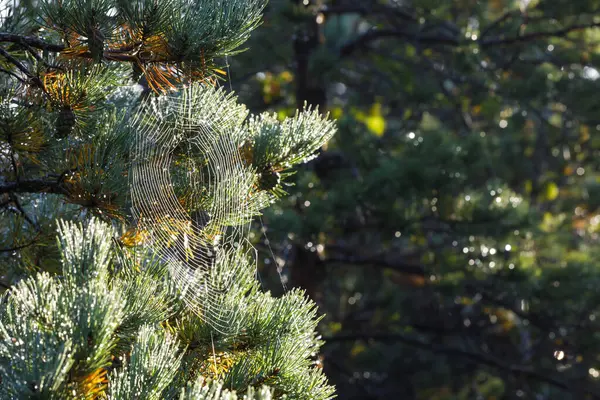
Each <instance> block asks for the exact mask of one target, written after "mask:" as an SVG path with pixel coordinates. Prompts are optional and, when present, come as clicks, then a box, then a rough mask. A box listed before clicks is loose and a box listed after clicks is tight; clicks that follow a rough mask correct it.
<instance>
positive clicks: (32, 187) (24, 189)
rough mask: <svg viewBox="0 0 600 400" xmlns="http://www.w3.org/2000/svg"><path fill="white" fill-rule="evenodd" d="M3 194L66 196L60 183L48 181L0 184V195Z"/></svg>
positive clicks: (33, 180)
mask: <svg viewBox="0 0 600 400" xmlns="http://www.w3.org/2000/svg"><path fill="white" fill-rule="evenodd" d="M3 193H52V194H63V195H67V194H68V192H67V190H66V188H65V187H64V186H63V185H62V184H61V182H60V181H57V180H48V179H30V180H25V181H18V182H9V183H5V184H0V194H3Z"/></svg>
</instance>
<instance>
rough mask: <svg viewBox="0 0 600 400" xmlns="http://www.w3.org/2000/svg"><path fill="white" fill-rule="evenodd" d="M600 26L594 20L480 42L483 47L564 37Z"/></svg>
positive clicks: (599, 23)
mask: <svg viewBox="0 0 600 400" xmlns="http://www.w3.org/2000/svg"><path fill="white" fill-rule="evenodd" d="M598 27H600V22H594V23H591V24H578V25H571V26H568V27H566V28H563V29H558V30H555V31H541V32H532V33H529V34H527V35H521V36H515V37H510V38H493V39H489V40H482V41H480V44H481V46H482V47H490V46H503V45H513V44H519V43H523V42H529V41H532V40H536V39H542V38H547V37H564V36H566V35H567V34H569V33H571V32H575V31H581V30H584V29H591V28H598Z"/></svg>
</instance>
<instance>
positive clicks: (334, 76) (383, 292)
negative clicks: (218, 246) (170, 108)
mask: <svg viewBox="0 0 600 400" xmlns="http://www.w3.org/2000/svg"><path fill="white" fill-rule="evenodd" d="M248 48H249V50H248V51H247V52H245V53H243V54H240V55H238V56H236V57H235V58H230V59H228V60H223V69H227V70H228V75H229V82H227V83H225V85H226V86H229V87H230V88H232V89H233V90H235V91H236V92H238V94H239V95H240V96H241V100H242V101H243V102H244V103H246V104H247V105H248V106H249V107H250V109H251V110H252V111H253V112H260V111H265V110H270V111H273V112H275V113H276V114H277V115H278V116H280V117H284V116H289V115H293V114H294V113H295V110H296V109H297V108H298V107H300V106H302V105H303V104H304V103H305V102H307V103H309V104H311V105H318V106H319V107H320V109H321V110H323V111H327V112H329V113H330V115H331V116H332V117H333V118H335V119H336V120H337V123H338V125H339V133H338V134H337V135H336V136H335V137H334V139H333V140H332V141H331V142H330V143H329V144H328V145H327V146H326V147H325V148H324V149H323V150H322V154H321V155H320V157H319V158H317V159H315V160H313V161H311V162H310V163H308V164H306V165H305V167H304V168H302V169H301V170H300V171H299V172H298V173H297V174H296V175H295V176H293V177H292V178H291V180H290V181H291V182H293V185H290V186H288V187H287V188H286V189H287V191H288V193H289V196H287V198H285V199H284V201H282V202H280V203H278V204H277V205H275V206H274V207H271V208H270V209H269V210H268V211H267V213H266V214H265V215H264V216H263V217H262V219H261V220H260V221H257V224H256V230H255V232H254V234H253V241H254V243H255V246H256V247H257V249H258V250H259V254H260V264H261V265H260V269H259V271H260V277H261V279H262V281H263V285H264V286H265V287H267V288H270V289H272V290H273V291H275V292H279V293H281V292H282V291H283V290H284V288H283V287H284V286H285V287H287V288H288V289H289V288H290V287H295V286H300V287H304V288H305V289H307V291H308V292H309V294H310V296H311V297H312V298H313V299H314V300H316V301H317V302H318V303H319V305H320V307H321V312H323V313H326V317H325V319H324V320H323V322H322V325H321V332H322V333H323V336H324V339H325V340H326V341H327V344H326V345H325V347H324V349H323V352H322V355H321V357H322V363H323V366H324V369H325V372H326V374H327V375H328V376H329V378H330V380H331V381H332V383H334V384H336V385H337V389H338V394H339V398H340V399H437V400H443V399H489V400H492V399H496V400H499V399H588V398H589V399H596V398H600V385H599V380H600V333H599V332H600V330H599V328H600V309H599V305H600V302H599V300H600V294H599V291H598V288H599V284H600V271H599V267H598V261H597V259H598V254H599V253H600V247H599V246H598V245H599V241H600V238H599V236H598V232H599V230H600V208H599V207H600V174H599V171H598V163H599V161H598V160H600V158H599V157H598V156H599V150H600V96H598V92H599V89H600V79H599V78H600V1H597V0H568V1H567V0H559V1H557V0H531V1H526V0H521V1H513V0H489V1H484V0H451V1H450V0H449V1H431V0H412V1H411V0H272V1H271V2H270V4H269V6H268V8H267V11H266V14H265V18H264V23H263V25H262V27H261V28H260V29H258V30H257V31H256V32H255V33H254V34H253V37H252V39H251V41H250V43H248ZM226 67H227V68H226ZM281 282H283V283H284V285H282V284H281Z"/></svg>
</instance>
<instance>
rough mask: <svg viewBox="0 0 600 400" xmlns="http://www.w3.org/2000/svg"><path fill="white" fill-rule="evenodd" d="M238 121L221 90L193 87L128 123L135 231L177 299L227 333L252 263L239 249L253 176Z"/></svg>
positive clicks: (251, 206) (237, 109) (239, 114)
mask: <svg viewBox="0 0 600 400" xmlns="http://www.w3.org/2000/svg"><path fill="white" fill-rule="evenodd" d="M246 116H247V112H246V110H245V108H244V107H243V106H240V105H237V104H236V103H235V102H234V101H233V100H232V98H231V97H230V96H228V95H226V94H225V93H224V91H222V90H219V89H214V88H212V87H208V86H203V85H199V84H197V85H192V86H190V87H188V88H186V89H183V90H181V91H180V92H178V93H176V94H173V95H170V96H162V97H159V98H154V99H151V100H148V101H146V102H145V103H144V104H143V105H142V106H141V107H140V109H139V110H138V112H137V113H136V115H135V116H134V118H133V119H132V121H131V125H132V127H133V128H134V131H135V132H134V133H135V144H134V146H133V149H132V171H131V180H130V182H131V196H132V206H133V214H134V217H135V218H136V219H137V222H138V230H139V232H141V233H143V234H144V235H145V237H146V243H147V244H148V245H149V246H150V248H151V250H152V251H153V252H154V253H156V254H158V255H159V257H160V258H161V259H162V261H163V262H165V263H166V264H167V265H168V269H169V273H170V275H171V277H172V279H173V280H174V281H175V283H176V285H177V287H178V289H179V291H180V293H181V296H182V299H183V301H184V302H185V303H186V304H187V305H188V306H189V307H190V308H191V309H192V310H193V311H194V312H195V313H196V314H198V315H199V316H200V317H201V318H203V319H204V320H205V321H206V322H207V323H209V324H210V325H211V326H213V327H214V328H215V329H217V330H219V331H230V330H231V329H235V326H233V325H235V315H236V309H238V308H239V307H240V304H239V301H234V299H236V298H237V299H239V298H240V297H239V296H236V291H238V292H239V293H237V294H241V293H242V292H243V290H244V288H243V287H239V285H238V282H241V281H243V279H244V278H247V277H243V276H240V275H245V274H248V270H249V268H247V267H248V265H249V263H252V262H253V261H252V260H255V259H256V257H255V256H254V257H252V255H251V254H248V251H253V248H252V247H251V246H248V245H247V244H248V243H247V235H248V233H249V228H250V221H251V217H252V216H253V215H255V214H256V204H255V200H253V199H252V195H251V194H252V192H253V185H254V175H253V173H252V171H251V170H250V169H249V167H248V166H247V165H245V164H244V162H243V160H242V157H241V154H240V150H239V143H238V142H237V141H236V138H238V137H241V134H240V130H241V129H244V128H243V121H244V119H245V118H246ZM246 249H250V250H246Z"/></svg>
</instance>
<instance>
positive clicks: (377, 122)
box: [365, 115, 385, 136]
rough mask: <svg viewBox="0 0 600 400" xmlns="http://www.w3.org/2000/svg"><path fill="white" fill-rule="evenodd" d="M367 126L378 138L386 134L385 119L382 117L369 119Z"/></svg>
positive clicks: (375, 116)
mask: <svg viewBox="0 0 600 400" xmlns="http://www.w3.org/2000/svg"><path fill="white" fill-rule="evenodd" d="M365 124H366V125H367V128H368V129H369V130H370V131H371V132H373V133H374V134H375V135H377V136H382V135H383V133H384V132H385V119H384V118H383V117H382V116H381V115H372V116H370V117H367V119H366V121H365Z"/></svg>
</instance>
